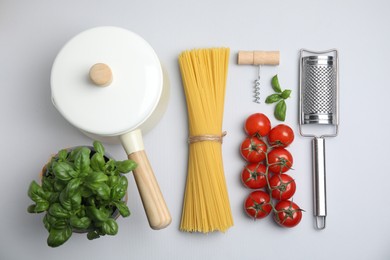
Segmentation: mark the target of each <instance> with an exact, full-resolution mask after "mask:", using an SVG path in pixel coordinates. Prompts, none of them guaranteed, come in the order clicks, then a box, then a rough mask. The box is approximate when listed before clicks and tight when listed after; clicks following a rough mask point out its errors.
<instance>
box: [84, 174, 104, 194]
mask: <svg viewBox="0 0 390 260" xmlns="http://www.w3.org/2000/svg"><path fill="white" fill-rule="evenodd" d="M107 180H108V176H107V175H105V174H104V173H103V172H91V173H90V174H89V175H88V176H87V177H85V179H84V181H85V184H86V185H87V186H88V187H89V188H91V189H92V190H96V189H97V188H98V187H99V185H100V183H102V182H106V181H107Z"/></svg>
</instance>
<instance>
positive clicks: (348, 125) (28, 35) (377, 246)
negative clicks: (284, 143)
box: [0, 0, 390, 260]
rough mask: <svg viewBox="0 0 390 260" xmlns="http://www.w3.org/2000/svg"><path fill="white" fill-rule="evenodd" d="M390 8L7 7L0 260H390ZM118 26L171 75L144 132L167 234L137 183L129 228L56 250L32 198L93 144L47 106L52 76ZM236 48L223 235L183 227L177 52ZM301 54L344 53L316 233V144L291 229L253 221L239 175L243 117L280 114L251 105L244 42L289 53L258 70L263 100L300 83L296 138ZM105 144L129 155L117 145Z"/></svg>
mask: <svg viewBox="0 0 390 260" xmlns="http://www.w3.org/2000/svg"><path fill="white" fill-rule="evenodd" d="M389 10H390V2H388V1H385V0H373V1H359V0H358V1H352V0H346V1H336V0H329V1H321V2H320V1H308V0H297V1H263V0H259V1H249V0H241V1H226V0H224V1H222V0H215V1H195V0H191V1H174V0H166V1H148V0H142V1H137V0H135V1H124V0H118V1H92V0H89V1H88V0H86V1H76V0H69V1H49V0H46V1H43V0H42V1H17V0H9V1H6V0H1V1H0V36H1V41H0V57H1V61H0V62H1V66H0V68H1V73H0V75H1V87H2V94H1V95H0V111H1V119H2V125H1V134H2V137H3V138H2V142H1V165H2V170H1V174H2V181H1V183H0V198H1V205H2V208H1V212H2V214H1V217H0V223H1V227H2V229H1V234H0V259H1V260H20V259H40V260H46V259H47V260H49V259H57V260H62V259H74V260H87V259H94V260H103V259H110V258H115V259H286V258H288V259H379V260H382V259H389V258H390V249H389V241H390V232H389V230H390V225H389V221H388V218H389V215H390V207H388V203H389V200H390V199H389V196H388V191H389V188H388V183H390V175H389V173H388V169H387V168H388V167H387V164H388V161H389V159H388V155H389V152H388V147H389V145H390V141H389V140H390V139H389V138H388V135H389V132H390V127H389V125H390V124H389V115H388V111H389V109H388V103H389V102H388V97H389V96H390V88H389V87H388V84H389V79H388V74H389V73H388V61H389V60H390V49H389V46H390V35H389V32H388V25H389V24H390V16H389V14H388V13H389ZM102 25H114V26H121V27H124V28H127V29H129V30H132V31H134V32H136V33H137V34H139V35H141V36H142V37H143V38H145V39H146V40H147V41H148V42H149V43H150V44H151V46H152V47H153V48H154V49H155V51H156V53H157V55H158V56H159V58H160V60H161V62H162V63H163V65H165V68H166V70H167V72H168V75H169V77H170V82H171V92H170V103H169V106H168V109H167V113H166V114H165V115H164V117H163V118H162V120H161V122H160V123H159V124H158V125H157V126H156V127H155V128H154V129H153V130H152V131H150V132H149V133H148V134H147V135H146V136H145V138H144V142H145V147H146V149H147V151H148V155H149V159H150V161H151V163H152V165H153V167H154V169H155V172H156V176H157V179H158V181H159V183H160V186H161V190H162V192H163V194H164V195H165V199H166V201H167V204H168V207H169V208H170V211H171V214H172V217H173V222H172V224H171V226H169V227H168V228H167V229H165V230H161V231H153V230H151V229H150V228H149V227H148V223H147V219H146V217H145V214H144V212H143V209H142V204H141V201H140V199H139V196H138V194H137V192H136V187H135V184H134V180H132V178H129V179H130V181H129V182H130V185H129V192H130V198H129V206H130V209H131V211H132V215H131V217H130V218H128V219H120V220H119V234H118V235H117V236H115V237H104V238H101V239H99V240H96V241H87V239H86V238H85V237H84V236H83V235H74V236H72V238H71V239H70V241H68V242H67V243H66V244H65V245H63V246H62V247H60V248H57V249H52V248H49V247H47V245H46V237H47V231H46V230H45V229H44V228H43V226H42V221H41V219H42V216H41V215H31V214H28V213H26V208H27V206H28V205H29V204H30V203H31V202H30V200H29V199H28V197H27V195H26V192H27V187H28V185H29V183H30V182H31V180H33V179H37V175H38V172H39V171H40V169H41V167H42V166H43V164H44V163H45V162H46V160H47V158H48V156H49V155H50V154H52V153H54V152H56V151H57V150H59V149H61V148H64V147H69V146H74V145H80V144H91V141H90V139H88V138H87V137H85V136H84V135H83V134H81V133H80V131H78V130H77V129H75V128H74V127H72V126H71V125H70V124H69V123H67V121H66V120H65V119H64V118H63V117H62V116H61V115H60V114H59V113H58V112H57V111H56V109H55V108H54V107H53V105H52V104H51V101H50V70H51V66H52V63H53V60H54V58H55V56H56V55H57V53H58V52H59V50H60V48H61V47H62V46H63V45H64V44H65V42H67V41H68V40H69V39H70V38H71V37H73V36H74V35H76V34H77V33H79V32H81V31H83V30H86V29H88V28H92V27H95V26H102ZM214 46H227V47H230V48H231V61H230V66H229V78H228V86H227V93H226V103H225V120H224V127H223V128H224V130H226V131H227V132H228V135H227V136H226V137H225V139H224V143H223V152H224V165H225V175H226V180H227V185H228V189H229V195H230V202H231V206H232V211H233V217H234V221H235V225H234V227H232V228H231V229H230V230H229V231H228V232H227V233H226V234H220V233H215V234H209V235H201V234H187V233H182V232H179V231H178V226H179V221H180V216H181V204H182V200H183V194H184V184H185V178H186V174H187V173H186V167H187V143H186V139H187V116H186V107H185V98H184V93H183V89H182V85H181V78H180V73H179V70H178V64H177V57H178V55H179V53H180V52H181V51H183V50H185V49H192V48H199V47H214ZM300 48H307V49H313V50H325V49H329V48H337V49H338V50H339V54H340V88H341V89H340V99H341V109H340V122H341V126H340V134H339V136H338V137H336V138H333V139H327V141H326V146H327V147H326V149H327V150H326V156H327V158H326V160H327V164H326V166H327V191H328V219H327V228H326V230H324V231H321V232H319V231H316V230H315V229H314V228H313V224H314V222H313V217H312V187H311V170H310V166H311V158H310V157H311V151H310V140H309V139H305V138H302V137H299V136H297V137H296V140H295V142H294V143H293V145H292V146H291V149H290V151H291V152H292V154H293V155H294V162H295V165H294V168H295V171H294V178H295V179H296V182H297V193H296V195H295V202H297V203H298V204H299V205H300V206H301V207H302V208H304V209H305V210H306V212H305V213H304V217H303V220H302V222H301V224H300V225H299V226H298V227H296V228H294V229H289V230H287V229H281V228H279V227H277V226H276V225H275V224H273V222H272V220H271V219H270V218H268V219H266V220H263V221H257V222H253V221H250V220H249V219H248V218H247V217H246V216H245V215H244V213H243V211H242V203H243V200H244V198H245V196H246V195H247V194H248V191H247V190H245V189H244V188H243V187H242V185H241V183H240V181H239V173H240V171H241V168H242V167H243V161H242V159H241V158H240V155H239V153H238V147H239V144H240V142H241V140H242V139H243V138H244V133H243V130H242V123H243V121H244V119H245V118H246V116H248V115H249V114H251V113H253V112H259V111H261V112H264V113H266V114H268V115H270V117H271V118H272V123H273V124H276V121H275V120H274V119H273V117H272V109H273V106H269V105H265V104H261V105H257V104H255V103H253V102H251V99H252V97H251V96H252V89H253V88H252V86H253V80H254V79H255V77H256V73H257V69H256V68H255V67H251V66H238V65H236V59H237V56H236V55H237V52H238V51H239V50H255V49H259V50H280V51H281V65H280V66H279V67H278V68H274V67H264V68H263V70H262V83H263V86H262V92H261V94H262V99H264V98H265V97H266V96H267V95H268V94H270V93H271V92H272V90H271V88H270V84H269V80H270V79H271V77H272V76H273V75H274V74H276V73H278V74H279V79H280V82H281V85H282V87H283V88H290V89H292V90H293V92H292V98H291V99H289V100H288V102H287V103H288V104H287V105H288V111H287V112H288V114H287V121H286V122H287V123H288V124H290V125H291V126H292V127H293V129H294V130H295V132H296V133H297V130H298V125H297V118H298V115H297V111H298V107H297V104H298V101H297V100H298V96H297V90H298V89H297V82H298V55H299V49H300ZM106 148H107V151H108V152H109V153H110V154H112V155H113V156H115V157H116V158H117V159H124V158H126V155H125V152H124V151H123V148H122V147H121V146H120V145H109V146H107V147H106Z"/></svg>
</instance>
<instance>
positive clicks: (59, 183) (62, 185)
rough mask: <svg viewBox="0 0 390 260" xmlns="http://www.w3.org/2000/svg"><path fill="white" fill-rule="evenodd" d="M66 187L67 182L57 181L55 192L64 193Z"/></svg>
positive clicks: (54, 185) (55, 182)
mask: <svg viewBox="0 0 390 260" xmlns="http://www.w3.org/2000/svg"><path fill="white" fill-rule="evenodd" d="M66 185H67V182H66V181H62V180H55V181H54V183H53V187H54V190H55V191H62V190H63V189H65V187H66Z"/></svg>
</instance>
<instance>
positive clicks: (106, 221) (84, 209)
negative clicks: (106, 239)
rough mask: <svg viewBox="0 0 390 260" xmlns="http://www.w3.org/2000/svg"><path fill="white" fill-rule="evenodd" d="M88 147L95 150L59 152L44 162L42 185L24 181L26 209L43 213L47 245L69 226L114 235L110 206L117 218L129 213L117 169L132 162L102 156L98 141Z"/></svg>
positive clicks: (91, 234) (64, 236)
mask: <svg viewBox="0 0 390 260" xmlns="http://www.w3.org/2000/svg"><path fill="white" fill-rule="evenodd" d="M93 146H94V150H95V151H91V150H90V149H89V148H88V147H78V148H76V149H73V150H72V151H67V150H61V151H59V152H58V154H57V156H55V157H53V158H52V159H51V161H50V162H49V163H48V164H47V165H46V168H47V171H46V173H44V175H43V176H42V184H41V185H39V184H38V183H37V182H35V181H32V182H31V184H30V186H29V189H28V193H27V194H28V196H29V197H30V199H31V200H32V201H33V202H34V204H32V205H30V206H29V207H28V209H27V211H28V212H30V213H40V212H45V213H46V214H45V216H44V218H43V224H44V226H45V228H46V229H47V231H48V232H49V236H48V238H47V244H48V245H49V246H51V247H58V246H60V245H62V244H63V243H65V242H66V241H67V240H68V239H69V238H70V237H71V235H72V233H73V231H74V230H76V231H78V230H84V231H88V234H87V237H88V239H95V238H99V237H100V236H104V235H115V234H117V232H118V224H117V223H116V221H115V219H113V218H112V215H113V213H114V211H115V210H118V211H119V214H120V215H122V217H128V216H129V215H130V210H129V208H128V207H127V205H126V203H125V202H124V201H123V198H124V197H125V195H126V191H127V187H128V182H127V178H126V177H125V176H124V175H123V174H125V173H128V172H130V171H132V170H134V169H135V168H136V167H137V164H136V163H135V162H134V161H132V160H125V161H115V160H113V159H109V158H107V157H106V156H105V155H104V154H105V151H104V147H103V145H102V144H101V143H100V142H97V141H95V142H94V143H93Z"/></svg>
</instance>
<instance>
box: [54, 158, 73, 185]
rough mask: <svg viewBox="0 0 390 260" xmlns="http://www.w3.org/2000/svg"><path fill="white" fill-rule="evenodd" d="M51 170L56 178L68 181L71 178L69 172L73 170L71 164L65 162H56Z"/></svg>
mask: <svg viewBox="0 0 390 260" xmlns="http://www.w3.org/2000/svg"><path fill="white" fill-rule="evenodd" d="M53 171H54V174H55V176H56V177H57V179H59V180H62V181H69V180H70V179H72V176H71V174H70V172H73V171H74V170H73V168H72V166H70V165H69V164H68V163H66V162H58V163H56V164H54V165H53Z"/></svg>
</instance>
